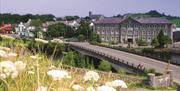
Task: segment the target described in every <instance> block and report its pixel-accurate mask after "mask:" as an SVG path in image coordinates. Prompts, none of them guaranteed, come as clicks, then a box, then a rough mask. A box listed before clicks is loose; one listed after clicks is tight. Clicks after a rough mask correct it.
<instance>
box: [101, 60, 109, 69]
mask: <svg viewBox="0 0 180 91" xmlns="http://www.w3.org/2000/svg"><path fill="white" fill-rule="evenodd" d="M99 70H102V71H111V65H110V63H109V62H108V61H106V60H102V61H101V62H100V65H99Z"/></svg>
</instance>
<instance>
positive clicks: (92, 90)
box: [86, 87, 96, 91]
mask: <svg viewBox="0 0 180 91" xmlns="http://www.w3.org/2000/svg"><path fill="white" fill-rule="evenodd" d="M86 91H96V90H95V89H94V88H93V87H88V88H87V90H86Z"/></svg>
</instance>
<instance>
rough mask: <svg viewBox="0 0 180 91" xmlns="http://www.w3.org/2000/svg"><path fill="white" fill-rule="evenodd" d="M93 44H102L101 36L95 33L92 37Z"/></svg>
mask: <svg viewBox="0 0 180 91" xmlns="http://www.w3.org/2000/svg"><path fill="white" fill-rule="evenodd" d="M91 42H95V43H101V38H100V35H98V34H96V33H93V35H92V37H91Z"/></svg>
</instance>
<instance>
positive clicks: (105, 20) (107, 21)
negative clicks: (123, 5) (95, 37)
mask: <svg viewBox="0 0 180 91" xmlns="http://www.w3.org/2000/svg"><path fill="white" fill-rule="evenodd" d="M122 20H123V19H122V18H114V17H106V18H103V19H101V20H99V21H96V22H94V23H98V24H101V23H103V24H110V23H121V21H122Z"/></svg>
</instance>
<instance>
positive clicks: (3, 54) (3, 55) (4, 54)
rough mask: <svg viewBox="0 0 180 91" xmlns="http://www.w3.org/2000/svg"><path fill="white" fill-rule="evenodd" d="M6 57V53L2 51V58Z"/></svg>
mask: <svg viewBox="0 0 180 91" xmlns="http://www.w3.org/2000/svg"><path fill="white" fill-rule="evenodd" d="M5 56H6V52H5V51H3V50H0V57H3V58H4V57H5Z"/></svg>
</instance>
